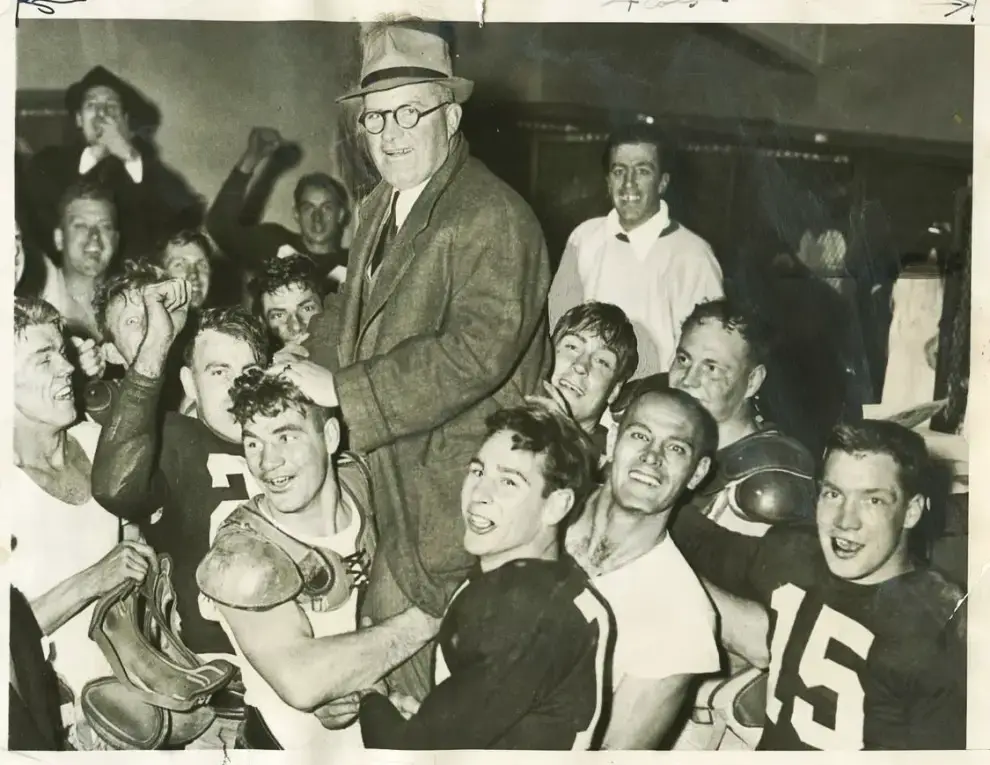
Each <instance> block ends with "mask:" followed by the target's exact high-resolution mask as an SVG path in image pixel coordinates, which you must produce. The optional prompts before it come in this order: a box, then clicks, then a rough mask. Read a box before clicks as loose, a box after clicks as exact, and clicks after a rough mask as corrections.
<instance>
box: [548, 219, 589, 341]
mask: <svg viewBox="0 0 990 765" xmlns="http://www.w3.org/2000/svg"><path fill="white" fill-rule="evenodd" d="M575 233H577V232H573V233H572V234H571V235H570V237H568V239H567V245H566V246H565V247H564V254H563V255H561V257H560V264H559V265H558V266H557V273H556V274H554V277H553V283H551V285H550V293H549V295H548V296H547V309H548V311H549V314H550V331H551V332H552V331H553V328H554V327H555V326H556V325H557V322H558V321H559V320H560V317H561V316H563V315H564V314H565V313H566V312H567V311H569V310H570V309H571V308H573V307H574V306H576V305H580V304H581V303H583V302H584V285H583V284H582V283H581V273H580V271H579V270H578V243H577V240H576V238H575V236H574V234H575Z"/></svg>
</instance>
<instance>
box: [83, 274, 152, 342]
mask: <svg viewBox="0 0 990 765" xmlns="http://www.w3.org/2000/svg"><path fill="white" fill-rule="evenodd" d="M168 278H169V276H168V273H166V271H165V270H164V269H162V268H160V267H159V266H157V265H155V264H154V263H151V262H150V261H146V260H137V261H135V260H128V261H125V262H124V270H123V271H121V272H118V273H115V274H113V275H112V276H110V277H109V278H107V279H105V280H104V281H103V282H101V283H100V285H99V286H98V287H97V288H96V294H95V295H93V310H94V311H95V312H96V323H97V326H99V328H100V331H101V332H102V333H103V334H104V335H106V334H108V333H109V328H108V327H107V308H109V307H110V304H111V303H112V302H113V301H114V300H115V299H116V298H118V297H121V296H125V297H126V295H127V293H129V292H131V291H133V290H140V289H143V288H144V287H147V286H148V285H150V284H159V283H160V282H164V281H168Z"/></svg>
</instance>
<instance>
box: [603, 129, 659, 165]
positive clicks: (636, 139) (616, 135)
mask: <svg viewBox="0 0 990 765" xmlns="http://www.w3.org/2000/svg"><path fill="white" fill-rule="evenodd" d="M637 143H644V144H647V145H649V146H652V147H654V148H655V149H656V150H657V167H658V169H659V170H660V172H663V155H664V151H663V139H662V138H661V137H660V133H659V131H658V130H657V129H656V128H654V127H652V126H651V125H646V124H643V123H635V124H632V125H623V126H622V127H619V128H616V129H615V130H614V131H612V133H611V134H610V135H609V137H608V143H607V144H606V145H605V154H604V155H603V156H602V165H603V167H604V169H605V173H606V174H607V173H608V172H609V171H610V170H611V169H612V154H613V153H614V152H615V150H616V149H618V148H619V147H620V146H628V145H630V144H637Z"/></svg>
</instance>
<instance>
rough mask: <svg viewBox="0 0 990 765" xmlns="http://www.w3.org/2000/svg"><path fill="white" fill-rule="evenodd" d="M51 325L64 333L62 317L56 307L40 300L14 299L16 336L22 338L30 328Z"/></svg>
mask: <svg viewBox="0 0 990 765" xmlns="http://www.w3.org/2000/svg"><path fill="white" fill-rule="evenodd" d="M45 324H51V325H52V326H54V327H55V328H56V329H57V330H58V331H59V332H61V331H62V326H63V322H62V316H61V315H60V314H59V312H58V311H57V310H55V307H54V306H53V305H52V304H51V303H48V302H46V301H44V300H41V299H40V298H26V297H15V298H14V335H15V337H20V336H22V335H23V334H24V332H25V331H26V330H27V329H28V328H29V327H40V326H44V325H45Z"/></svg>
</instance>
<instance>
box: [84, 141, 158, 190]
mask: <svg viewBox="0 0 990 765" xmlns="http://www.w3.org/2000/svg"><path fill="white" fill-rule="evenodd" d="M99 161H100V160H99V158H98V157H97V156H96V152H95V151H93V147H92V146H87V147H86V148H85V149H83V153H82V156H81V157H79V175H86V173H88V172H89V171H90V170H92V169H93V168H94V167H96V165H97V164H98V163H99ZM124 169H125V170H126V171H127V174H128V175H129V176H131V180H132V181H134V182H135V183H140V182H141V181H142V180H143V179H144V160H142V159H141V155H140V154H138V155H137V156H136V157H135V158H134V159H130V160H128V161H127V162H125V163H124Z"/></svg>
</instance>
